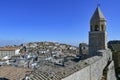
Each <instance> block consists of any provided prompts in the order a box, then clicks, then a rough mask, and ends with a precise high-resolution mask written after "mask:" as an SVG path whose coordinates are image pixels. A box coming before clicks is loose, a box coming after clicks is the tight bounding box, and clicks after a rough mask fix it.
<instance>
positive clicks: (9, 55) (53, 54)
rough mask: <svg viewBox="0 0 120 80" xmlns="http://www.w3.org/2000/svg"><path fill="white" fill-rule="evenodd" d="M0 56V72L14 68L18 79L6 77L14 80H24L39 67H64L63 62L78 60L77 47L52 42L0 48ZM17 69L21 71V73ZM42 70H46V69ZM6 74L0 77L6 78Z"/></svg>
mask: <svg viewBox="0 0 120 80" xmlns="http://www.w3.org/2000/svg"><path fill="white" fill-rule="evenodd" d="M0 56H1V59H0V66H1V67H0V69H1V70H0V71H2V70H4V68H7V69H8V71H7V72H9V70H10V71H11V69H14V68H15V69H16V70H17V69H18V74H19V75H18V74H16V76H18V77H15V75H14V77H10V76H9V77H8V78H9V79H14V80H16V78H24V77H25V76H26V75H28V74H30V73H32V72H33V71H35V70H37V69H38V68H42V67H40V66H45V65H51V66H62V67H64V66H65V62H67V61H68V60H74V61H75V60H76V61H79V60H80V54H79V48H78V47H75V46H72V45H67V44H59V43H54V42H33V43H32V42H30V43H27V44H21V45H19V46H6V47H1V48H0ZM67 64H68V63H67ZM13 67H14V68H13ZM9 68H10V69H9ZM19 69H21V73H20V72H19ZM44 69H45V70H46V68H44ZM44 69H42V70H44ZM0 74H1V73H0ZM7 74H8V73H6V74H1V75H0V76H7ZM12 74H13V73H12Z"/></svg>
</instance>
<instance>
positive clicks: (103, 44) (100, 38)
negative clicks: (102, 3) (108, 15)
mask: <svg viewBox="0 0 120 80" xmlns="http://www.w3.org/2000/svg"><path fill="white" fill-rule="evenodd" d="M100 49H107V32H106V19H105V17H104V15H103V13H102V12H101V10H100V8H99V6H97V8H96V10H95V12H94V14H93V16H92V17H91V19H90V32H89V53H90V54H92V55H94V54H95V53H96V51H97V50H100Z"/></svg>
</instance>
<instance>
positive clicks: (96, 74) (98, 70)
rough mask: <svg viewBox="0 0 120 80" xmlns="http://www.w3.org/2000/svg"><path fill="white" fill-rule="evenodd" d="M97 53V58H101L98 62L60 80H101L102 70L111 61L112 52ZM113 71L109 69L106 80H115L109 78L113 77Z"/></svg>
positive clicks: (100, 51)
mask: <svg viewBox="0 0 120 80" xmlns="http://www.w3.org/2000/svg"><path fill="white" fill-rule="evenodd" d="M97 53H98V54H99V55H98V56H102V57H101V58H100V59H99V60H97V61H95V62H94V63H92V64H90V65H89V66H87V67H85V68H83V69H81V70H79V71H77V72H75V73H73V74H72V75H70V76H68V77H66V78H64V79H62V80H101V79H102V75H103V70H104V68H105V67H106V65H107V64H108V61H109V60H112V52H111V51H110V50H99V51H98V52H97ZM110 66H112V64H111V65H110ZM113 70H114V69H112V70H110V67H109V71H108V75H107V77H108V78H109V79H108V80H115V79H113V78H110V76H111V75H112V76H114V73H113V74H112V72H113Z"/></svg>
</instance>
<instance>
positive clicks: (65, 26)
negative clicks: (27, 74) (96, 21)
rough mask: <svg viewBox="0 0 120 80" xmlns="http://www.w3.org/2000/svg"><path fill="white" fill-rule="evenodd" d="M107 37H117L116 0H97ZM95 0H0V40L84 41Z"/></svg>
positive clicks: (118, 12) (118, 15)
mask: <svg viewBox="0 0 120 80" xmlns="http://www.w3.org/2000/svg"><path fill="white" fill-rule="evenodd" d="M99 2H100V3H101V6H100V8H101V11H102V12H103V14H104V16H105V17H106V20H107V32H108V40H119V39H120V24H119V23H120V22H119V21H120V1H119V0H99ZM97 4H98V0H0V41H1V42H2V41H4V40H5V41H9V40H13V41H20V42H22V41H23V42H24V41H28V42H29V41H33V42H35V41H53V42H62V43H71V44H78V43H80V42H88V32H89V27H90V25H89V22H90V18H91V16H92V15H93V13H94V11H95V9H96V6H97Z"/></svg>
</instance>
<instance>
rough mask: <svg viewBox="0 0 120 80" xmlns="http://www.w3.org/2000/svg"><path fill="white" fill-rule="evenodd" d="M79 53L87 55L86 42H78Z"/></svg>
mask: <svg viewBox="0 0 120 80" xmlns="http://www.w3.org/2000/svg"><path fill="white" fill-rule="evenodd" d="M79 53H80V54H81V55H87V54H88V45H87V44H86V43H80V44H79Z"/></svg>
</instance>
